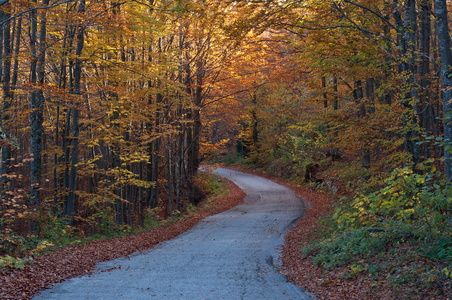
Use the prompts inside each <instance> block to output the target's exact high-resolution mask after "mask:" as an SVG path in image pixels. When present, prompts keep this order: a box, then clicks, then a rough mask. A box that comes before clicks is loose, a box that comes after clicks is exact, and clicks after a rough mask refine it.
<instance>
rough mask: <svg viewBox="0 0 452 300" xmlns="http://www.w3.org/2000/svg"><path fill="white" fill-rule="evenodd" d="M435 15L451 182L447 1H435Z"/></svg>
mask: <svg viewBox="0 0 452 300" xmlns="http://www.w3.org/2000/svg"><path fill="white" fill-rule="evenodd" d="M435 13H436V17H437V22H436V28H437V34H438V46H439V49H440V53H441V81H442V86H443V93H442V94H443V112H444V121H443V126H444V141H445V145H446V146H445V149H444V157H445V172H446V176H447V178H448V179H449V181H452V165H451V164H452V145H451V144H452V106H451V103H450V102H451V100H452V50H451V47H452V41H451V38H450V30H449V23H448V18H447V0H435Z"/></svg>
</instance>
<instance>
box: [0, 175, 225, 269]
mask: <svg viewBox="0 0 452 300" xmlns="http://www.w3.org/2000/svg"><path fill="white" fill-rule="evenodd" d="M195 184H196V185H197V186H198V187H199V189H200V190H201V193H202V194H203V195H205V197H204V201H201V202H200V203H199V204H198V206H196V205H194V204H191V203H190V204H188V205H187V207H186V208H185V209H184V211H183V212H181V211H175V212H174V213H173V215H172V216H170V217H169V218H166V219H162V218H161V217H160V213H159V209H160V208H158V207H157V208H154V209H148V210H147V211H146V212H145V217H144V222H143V227H141V228H133V227H131V226H129V225H118V224H115V222H114V220H107V219H102V216H100V220H101V222H100V226H102V230H101V231H100V232H99V233H95V234H92V235H89V236H81V235H80V233H81V231H80V230H79V229H78V228H76V227H75V226H69V225H67V224H66V222H65V221H64V220H62V219H58V218H57V217H55V216H53V215H52V214H50V213H47V214H43V213H41V214H40V215H41V217H40V218H43V219H45V222H42V221H43V220H40V222H39V224H41V226H40V228H39V230H37V232H36V233H35V234H31V235H28V236H21V235H19V234H17V233H16V232H13V231H11V232H2V234H1V235H0V269H4V268H16V269H22V268H24V266H25V265H26V264H27V263H32V262H33V261H34V257H37V256H40V255H46V254H49V253H51V252H53V251H55V250H57V249H60V248H63V247H65V246H68V245H75V244H83V243H88V242H90V241H93V240H100V239H109V238H115V237H121V236H127V235H132V234H136V233H139V232H142V231H146V230H152V229H155V228H157V227H164V226H169V225H171V224H173V223H175V222H177V221H179V220H181V219H183V218H186V217H188V216H191V215H195V214H197V212H198V210H199V207H204V206H206V205H213V204H211V203H212V202H213V201H215V200H216V199H218V198H220V197H222V196H223V195H225V194H227V193H228V192H229V189H228V187H227V184H226V181H225V180H223V179H221V178H220V177H218V176H215V175H213V174H210V173H200V174H199V175H198V177H197V178H196V183H195ZM2 222H4V220H2V219H0V228H1V225H2Z"/></svg>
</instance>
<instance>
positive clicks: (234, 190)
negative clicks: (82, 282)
mask: <svg viewBox="0 0 452 300" xmlns="http://www.w3.org/2000/svg"><path fill="white" fill-rule="evenodd" d="M228 185H229V193H228V194H226V195H225V196H222V197H220V198H218V199H216V200H214V201H212V202H208V203H205V204H203V203H201V204H200V205H198V209H197V210H196V211H195V213H192V214H190V215H188V216H186V217H184V218H182V219H181V220H179V221H177V222H175V223H173V224H170V225H168V226H163V227H157V228H155V229H152V230H147V231H143V232H141V233H138V234H134V235H129V236H123V237H118V238H112V239H103V240H96V241H91V242H89V243H87V244H80V245H71V246H68V247H65V248H62V249H59V250H56V251H54V252H52V253H51V254H49V255H44V256H39V257H36V258H35V262H33V263H31V264H27V265H25V267H24V268H23V269H5V270H0V299H30V298H31V297H32V296H33V295H35V294H37V293H38V292H39V291H41V290H43V289H46V288H49V287H51V286H52V285H54V284H56V283H59V282H62V281H64V280H65V279H69V278H73V277H78V276H81V275H87V274H90V273H92V272H93V271H94V270H95V265H96V264H97V263H100V262H104V261H109V260H113V259H115V258H119V257H125V256H128V255H130V254H132V253H134V252H137V251H143V250H146V249H149V248H152V247H154V246H156V245H157V244H159V243H161V242H164V241H166V240H170V239H172V238H174V237H176V236H178V235H180V234H181V233H184V232H185V231H187V230H189V229H190V228H192V227H193V226H194V225H196V224H197V223H198V222H200V221H201V220H202V219H204V218H206V217H208V216H211V215H215V214H217V213H220V212H223V211H225V210H228V209H230V208H232V207H234V206H236V205H238V204H240V203H242V202H243V198H244V197H245V193H244V192H243V191H242V190H241V189H239V188H238V187H237V186H236V185H235V184H233V183H232V182H228Z"/></svg>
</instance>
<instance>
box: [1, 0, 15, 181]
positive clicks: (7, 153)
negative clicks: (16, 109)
mask: <svg viewBox="0 0 452 300" xmlns="http://www.w3.org/2000/svg"><path fill="white" fill-rule="evenodd" d="M8 5H9V4H8ZM0 14H1V17H0V19H1V21H5V20H7V19H8V18H9V17H10V14H7V13H4V12H2V11H1V12H0ZM10 24H11V21H6V22H5V23H4V24H3V25H2V26H1V27H0V31H1V38H0V40H1V42H2V47H1V48H0V52H1V64H2V66H3V68H0V70H1V74H0V75H1V79H2V80H3V85H2V88H3V111H2V114H1V117H0V130H1V134H2V137H1V138H3V139H8V138H9V132H8V130H7V126H6V124H5V121H7V120H9V111H8V110H9V108H10V106H11V98H12V92H11V54H12V49H11V26H10ZM10 160H11V146H10V145H6V146H4V147H3V149H2V166H1V174H0V175H2V174H7V173H9V172H10V163H11V162H10ZM7 180H8V179H7V177H3V181H7Z"/></svg>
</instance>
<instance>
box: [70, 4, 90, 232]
mask: <svg viewBox="0 0 452 300" xmlns="http://www.w3.org/2000/svg"><path fill="white" fill-rule="evenodd" d="M79 5H80V6H79V10H78V12H79V13H84V12H85V7H86V6H85V0H80V4H79ZM84 34H85V28H84V27H80V28H79V31H78V34H77V45H76V50H75V55H76V58H75V64H74V86H73V89H72V91H71V93H72V94H74V95H81V76H82V62H81V60H80V56H81V54H82V51H83V46H84ZM76 106H77V105H76ZM79 133H80V132H79V109H78V108H77V107H75V108H73V109H72V141H71V147H72V154H71V173H70V176H69V195H68V201H67V216H68V217H69V219H68V222H69V224H70V225H72V224H73V213H74V207H75V189H76V183H77V163H78V154H79V149H78V145H79Z"/></svg>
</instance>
